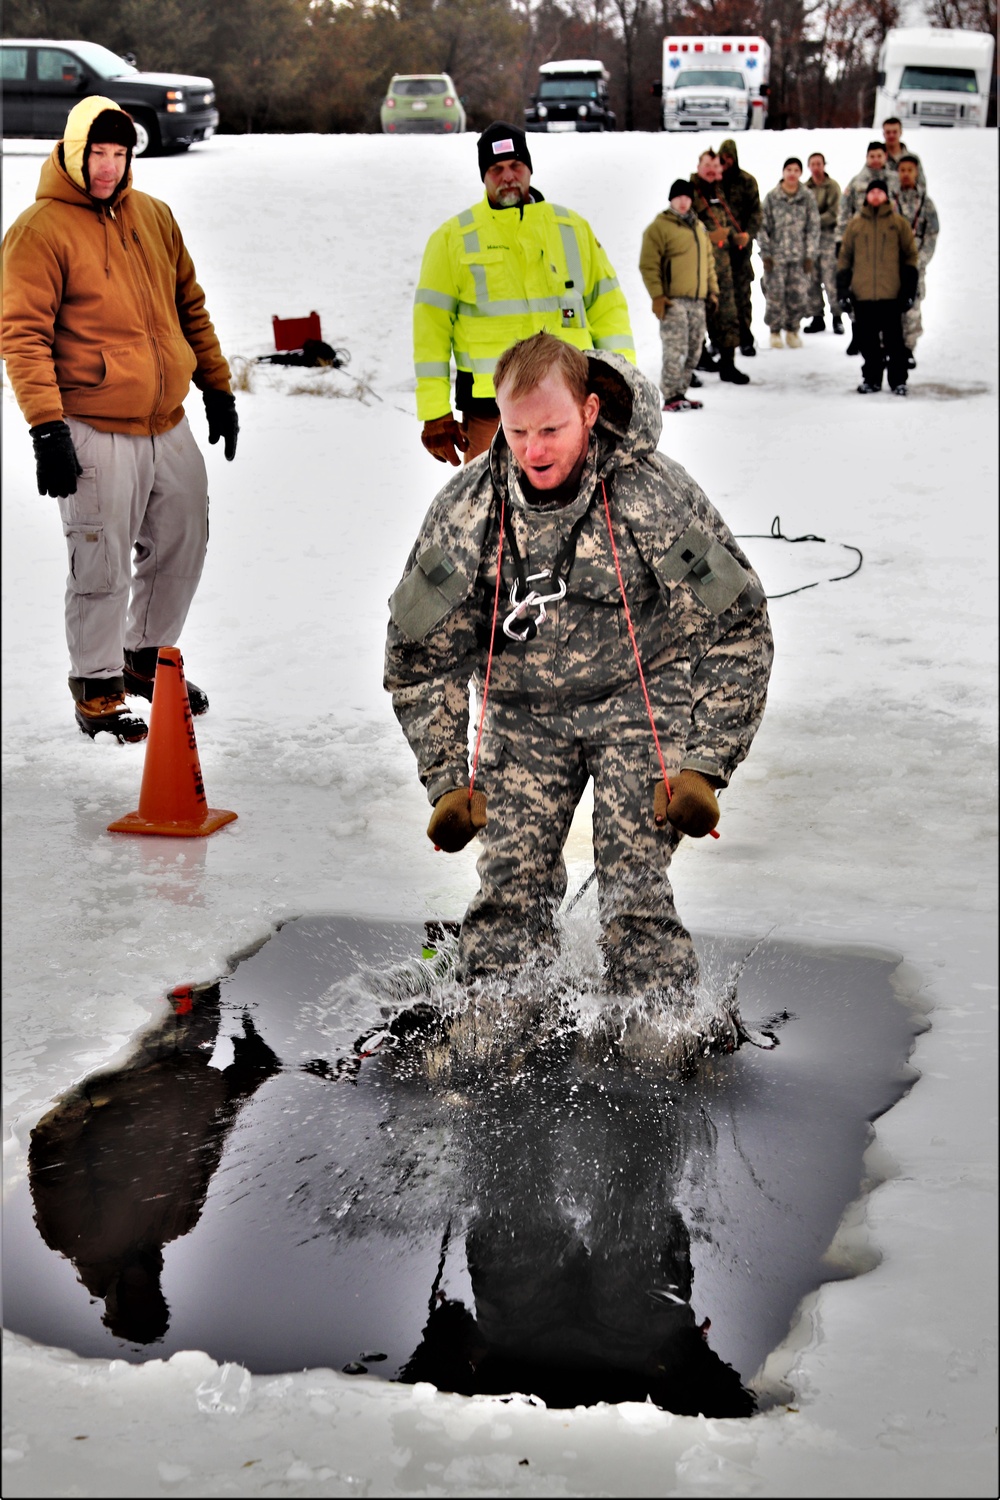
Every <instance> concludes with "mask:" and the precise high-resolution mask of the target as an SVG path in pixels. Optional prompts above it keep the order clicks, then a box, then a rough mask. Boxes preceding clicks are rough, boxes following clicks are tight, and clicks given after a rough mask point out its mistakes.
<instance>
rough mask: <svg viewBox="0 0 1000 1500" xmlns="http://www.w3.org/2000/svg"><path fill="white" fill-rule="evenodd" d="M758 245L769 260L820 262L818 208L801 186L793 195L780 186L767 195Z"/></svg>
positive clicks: (810, 194) (810, 195) (814, 200)
mask: <svg viewBox="0 0 1000 1500" xmlns="http://www.w3.org/2000/svg"><path fill="white" fill-rule="evenodd" d="M757 243H758V245H759V246H760V253H761V255H766V256H767V257H768V259H770V260H779V261H789V260H797V261H802V260H805V259H806V258H808V259H809V260H811V261H817V260H818V259H819V209H818V208H817V207H816V199H815V198H814V197H813V195H812V193H809V192H807V191H806V189H805V188H804V187H803V186H802V184H801V183H800V184H799V186H798V188H797V189H796V191H795V192H794V193H786V192H785V190H784V188H783V187H781V186H780V184H779V186H778V187H776V188H772V189H771V191H770V192H769V193H768V195H767V197H766V198H765V199H764V215H763V218H762V220H761V225H760V233H759V234H758V235H757Z"/></svg>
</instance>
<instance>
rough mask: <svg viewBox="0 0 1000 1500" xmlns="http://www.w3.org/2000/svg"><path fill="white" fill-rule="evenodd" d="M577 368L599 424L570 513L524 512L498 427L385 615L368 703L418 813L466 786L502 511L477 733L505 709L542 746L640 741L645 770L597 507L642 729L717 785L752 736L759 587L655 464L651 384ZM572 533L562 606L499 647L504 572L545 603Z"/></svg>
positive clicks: (682, 481) (762, 693)
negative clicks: (400, 759) (379, 670)
mask: <svg viewBox="0 0 1000 1500" xmlns="http://www.w3.org/2000/svg"><path fill="white" fill-rule="evenodd" d="M587 358H588V359H589V360H590V361H591V366H592V375H591V385H592V388H593V389H595V390H596V391H598V393H599V394H600V396H601V412H600V416H599V417H598V421H597V425H596V427H595V429H594V432H593V434H592V436H591V442H590V450H589V453H588V456H587V461H586V464H585V467H584V471H583V475H582V477H581V481H580V487H579V490H578V493H577V496H576V498H575V500H573V501H571V502H570V503H569V504H567V505H565V506H563V507H561V508H559V509H553V508H551V507H550V508H549V509H547V510H546V509H543V508H541V507H539V506H537V505H534V504H529V502H528V501H527V500H526V498H525V494H524V491H523V490H522V487H521V483H520V470H519V469H518V466H517V463H516V461H515V460H514V459H513V457H512V455H511V453H510V450H509V449H508V447H507V444H506V441H505V438H504V434H503V429H502V428H501V429H500V431H499V432H498V433H497V435H496V437H495V439H494V441H493V445H492V447H491V448H490V450H489V452H488V453H484V454H482V455H481V456H480V457H479V458H477V459H475V460H474V461H473V462H472V463H471V464H469V465H468V466H467V467H466V468H463V469H462V470H461V471H460V472H459V473H457V474H456V475H455V476H454V478H453V479H452V480H451V482H450V483H449V484H447V485H445V487H444V489H443V490H441V492H440V494H439V495H438V496H437V498H436V499H435V500H434V502H433V503H432V505H431V507H430V510H429V511H428V513H427V515H426V517H425V518H424V522H423V525H422V526H421V529H420V533H419V535H418V537H417V540H416V543H415V545H414V547H413V549H412V551H411V553H410V556H409V559H408V561H407V564H406V568H405V571H404V573H403V578H402V581H401V583H400V584H399V586H398V588H397V589H396V590H395V592H394V593H393V595H392V597H391V599H390V601H389V609H390V616H391V618H390V622H389V630H388V640H387V643H386V656H385V687H386V689H387V690H388V691H389V692H391V694H392V703H393V708H394V710H395V712H396V716H397V718H398V719H399V721H400V723H401V725H402V727H403V731H404V733H405V734H406V737H407V739H408V741H409V743H410V745H411V747H412V749H413V751H414V753H415V755H416V757H417V763H418V769H419V774H420V779H421V781H422V782H423V784H424V786H425V787H426V789H427V795H428V797H429V799H430V801H431V802H436V801H437V799H438V798H439V797H440V796H442V795H443V793H445V792H446V791H450V790H451V789H452V788H454V787H459V786H467V785H468V781H469V766H468V730H469V683H470V681H472V682H474V683H475V686H476V690H477V694H481V692H482V679H483V674H484V671H485V667H486V660H487V654H488V650H489V645H490V638H491V622H492V618H493V609H494V598H495V594H496V585H497V557H498V548H499V540H500V525H501V522H500V511H501V506H502V507H503V510H504V516H505V521H506V523H507V525H509V526H510V527H511V529H512V531H513V536H514V541H515V542H516V548H517V553H518V558H517V560H516V562H515V559H514V557H513V548H512V546H511V544H510V540H509V537H510V533H509V532H505V537H504V545H503V554H502V556H503V561H502V565H501V581H500V595H499V599H500V607H499V611H498V616H497V620H496V625H495V633H493V638H494V657H493V663H492V671H491V676H490V683H489V698H488V704H487V726H486V727H487V731H488V730H489V729H490V712H489V705H490V704H494V705H496V706H497V707H498V708H502V706H503V705H504V704H505V703H507V704H516V705H518V706H519V707H521V708H522V709H526V710H527V711H528V712H529V713H530V714H531V715H532V717H533V718H537V720H538V723H539V731H540V733H541V734H543V735H544V734H545V733H546V726H549V732H551V733H559V734H560V735H563V736H564V735H565V734H567V733H569V734H570V735H571V736H574V737H580V738H584V737H586V736H588V735H589V736H591V737H592V738H595V739H596V740H598V741H600V742H603V743H607V742H608V741H610V740H618V739H621V738H622V737H631V738H632V739H633V740H635V739H636V738H637V737H642V736H647V737H648V740H649V746H650V752H651V756H652V755H653V754H655V750H654V746H653V742H652V735H651V732H650V730H649V726H648V719H647V716H646V709H645V704H644V702H643V697H642V692H641V689H640V687H639V683H638V680H637V674H636V668H635V661H634V657H633V653H632V647H631V643H630V640H629V633H628V626H627V623H626V619H625V611H624V607H623V605H622V604H621V599H620V594H619V587H618V581H617V575H616V571H615V561H614V556H613V553H612V550H611V545H610V542H609V538H608V530H607V517H606V512H605V504H604V497H605V495H606V496H607V503H608V508H609V510H610V515H611V523H612V526H613V530H614V534H615V541H616V545H617V548H618V554H619V561H620V566H621V569H622V576H623V579H624V583H625V590H626V594H627V596H628V600H629V605H630V609H631V613H632V619H633V623H634V627H635V631H636V637H637V640H638V644H639V650H640V653H641V656H642V660H643V668H644V672H645V675H646V683H647V688H648V690H649V694H650V699H651V702H652V706H653V711H654V716H655V718H656V720H657V725H658V728H662V725H663V724H664V723H665V722H666V721H669V723H670V725H671V728H672V730H673V731H674V738H675V741H676V740H678V739H679V742H680V743H681V744H682V745H683V758H682V761H681V766H682V767H689V768H691V769H693V770H697V771H701V772H703V773H704V774H705V775H712V776H718V777H719V778H720V780H721V781H722V782H723V783H726V782H728V780H729V777H730V776H731V774H732V772H733V770H734V768H735V767H736V766H737V765H738V764H739V763H740V761H742V759H743V758H744V756H745V755H746V753H747V750H748V749H749V747H750V743H751V741H752V740H753V737H754V734H755V733H756V731H757V727H758V725H759V724H760V720H761V715H762V714H763V711H764V701H765V697H766V690H767V680H768V675H769V673H770V667H771V658H772V644H771V633H770V627H769V623H768V617H767V607H766V603H765V599H764V593H763V590H762V588H761V585H760V581H759V579H758V578H757V576H756V574H755V573H754V572H753V569H752V568H751V566H750V564H749V562H748V561H747V559H746V557H745V556H744V554H743V553H742V551H741V550H740V548H739V546H738V545H737V543H736V541H735V540H734V538H733V535H732V533H731V532H730V531H729V529H728V527H727V526H726V525H725V523H724V522H723V520H722V519H721V517H720V516H719V515H718V513H717V512H716V510H715V509H714V507H713V506H712V505H711V504H710V503H709V501H708V500H707V499H706V497H705V495H704V494H703V493H702V491H701V490H700V489H699V488H698V486H697V485H696V484H695V482H694V480H693V479H692V478H691V477H690V475H689V474H687V473H686V472H685V470H684V469H682V468H681V466H680V465H679V464H677V463H675V462H674V461H673V460H672V459H669V458H666V457H665V456H664V455H663V454H661V453H658V452H657V451H656V444H657V441H658V440H659V437H660V430H661V417H660V397H659V393H658V392H657V390H656V388H655V386H653V385H652V384H651V382H650V381H648V380H647V379H646V378H645V377H644V376H643V375H642V374H640V372H639V371H638V370H636V369H635V368H634V367H633V366H630V365H629V364H628V362H627V361H626V360H624V359H622V358H621V357H620V356H619V355H615V354H610V353H608V352H606V351H596V350H595V351H588V354H587ZM573 530H576V532H577V535H576V543H575V553H571V558H570V562H569V566H568V567H566V566H565V564H564V569H563V575H562V576H563V577H564V579H565V581H566V584H567V592H566V595H565V597H563V598H561V599H560V600H558V601H554V600H553V601H552V602H550V603H548V604H547V606H546V608H547V612H548V613H547V618H546V619H545V620H544V621H542V622H540V623H539V625H538V629H537V634H536V635H535V636H534V638H533V639H531V640H527V641H525V642H518V641H513V640H511V639H509V638H508V636H507V635H506V634H505V633H504V631H503V629H502V622H503V620H504V617H505V616H506V615H507V614H508V612H509V611H510V609H511V603H510V598H511V589H512V587H513V585H514V584H515V582H516V581H517V563H519V564H520V567H521V569H522V570H523V574H524V575H525V576H526V578H527V579H528V581H529V586H530V587H531V588H533V589H535V590H538V591H540V592H543V593H545V592H549V593H554V592H556V590H555V588H554V586H553V585H552V583H551V573H552V570H553V566H554V563H555V562H556V561H557V560H558V553H559V552H560V551H562V550H563V549H564V547H565V544H566V542H567V538H568V537H569V533H570V532H571V531H573ZM518 597H522V595H521V594H519V595H518ZM567 726H568V727H567Z"/></svg>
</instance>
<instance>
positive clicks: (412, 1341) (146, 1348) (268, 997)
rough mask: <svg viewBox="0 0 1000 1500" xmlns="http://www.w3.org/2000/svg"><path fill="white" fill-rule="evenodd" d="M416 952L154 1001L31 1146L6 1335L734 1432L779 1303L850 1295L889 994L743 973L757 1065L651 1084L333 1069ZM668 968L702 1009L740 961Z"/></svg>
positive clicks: (906, 1080)
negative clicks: (619, 1409) (689, 971)
mask: <svg viewBox="0 0 1000 1500" xmlns="http://www.w3.org/2000/svg"><path fill="white" fill-rule="evenodd" d="M422 935H423V929H422V927H421V925H419V924H415V923H378V922H367V921H364V920H362V919H356V918H339V917H330V918H311V919H301V920H299V921H296V922H291V923H288V924H287V925H286V926H284V927H283V928H282V929H281V930H280V931H279V932H278V933H277V934H276V935H275V936H274V937H272V938H271V939H270V940H269V941H268V942H267V943H266V944H265V945H264V946H263V947H262V948H261V949H259V950H258V951H257V952H256V953H255V954H253V955H252V956H250V957H248V958H246V959H244V960H243V961H242V962H241V963H239V964H238V965H237V966H236V968H235V970H234V972H233V973H232V974H230V975H229V976H228V977H226V978H225V979H223V980H222V981H221V982H220V983H219V984H218V985H215V986H206V987H203V988H202V989H200V990H196V991H193V992H184V991H183V990H181V991H179V992H175V996H174V997H173V998H171V999H166V1000H164V1002H163V1016H162V1020H161V1021H159V1022H158V1023H156V1024H155V1025H154V1026H153V1027H152V1028H151V1029H150V1031H149V1032H148V1033H147V1034H146V1036H145V1037H144V1038H143V1039H142V1041H141V1044H140V1046H139V1048H138V1050H137V1052H136V1054H135V1055H134V1056H133V1057H131V1058H130V1060H129V1063H128V1065H127V1066H124V1067H120V1068H118V1069H116V1070H112V1071H104V1072H102V1073H98V1074H95V1075H93V1076H91V1077H90V1078H88V1079H86V1080H85V1081H84V1082H83V1083H82V1084H80V1085H79V1086H78V1087H77V1088H75V1089H73V1090H72V1091H70V1092H69V1093H68V1094H66V1095H64V1096H63V1097H62V1098H61V1099H60V1100H58V1101H57V1102H56V1104H55V1105H54V1107H53V1109H52V1110H51V1111H50V1112H49V1114H48V1115H46V1116H45V1118H44V1119H43V1120H42V1121H41V1122H40V1123H39V1125H38V1126H37V1127H36V1128H35V1130H34V1132H33V1135H32V1143H31V1151H30V1158H29V1177H28V1181H27V1182H24V1183H22V1184H19V1185H18V1186H17V1187H16V1188H15V1189H14V1190H13V1191H12V1192H11V1193H10V1195H9V1198H8V1201H7V1204H6V1207H5V1212H4V1222H3V1250H4V1280H3V1290H4V1321H5V1323H6V1325H7V1326H8V1327H10V1328H11V1329H14V1330H15V1331H17V1332H19V1333H23V1334H25V1335H27V1336H29V1337H30V1338H33V1339H35V1340H37V1341H39V1342H42V1343H46V1344H52V1345H57V1346H60V1347H64V1348H69V1349H72V1350H74V1351H75V1352H77V1353H78V1354H82V1355H89V1356H100V1357H103V1358H124V1359H127V1360H133V1361H138V1360H145V1359H150V1358H160V1359H162V1358H168V1357H169V1356H170V1355H171V1354H172V1353H174V1352H176V1351H177V1350H180V1349H190V1348H198V1349H204V1350H207V1351H208V1353H209V1354H211V1355H212V1357H213V1358H214V1359H216V1360H218V1361H220V1362H221V1361H233V1362H237V1363H240V1364H243V1365H245V1366H246V1367H247V1368H248V1369H250V1370H252V1371H255V1372H261V1373H263V1372H278V1371H288V1370H298V1369H302V1368H307V1367H311V1366H329V1367H333V1368H335V1369H341V1368H345V1367H351V1368H353V1369H356V1370H357V1371H358V1373H361V1374H364V1373H367V1374H368V1375H369V1376H370V1377H374V1376H380V1377H384V1378H389V1379H404V1380H430V1381H432V1382H433V1383H435V1384H437V1385H439V1386H440V1387H441V1388H442V1389H448V1390H455V1391H459V1392H465V1393H472V1392H473V1391H491V1392H497V1393H502V1392H506V1391H512V1390H514V1391H522V1392H531V1393H534V1394H536V1395H538V1396H540V1397H541V1398H542V1399H544V1400H545V1401H546V1402H547V1403H548V1404H550V1405H575V1404H578V1403H580V1402H585V1403H590V1402H594V1401H599V1400H623V1399H635V1400H644V1399H645V1398H646V1396H647V1395H648V1396H651V1397H652V1399H653V1400H654V1401H655V1402H656V1403H657V1404H659V1405H661V1406H662V1407H664V1408H665V1409H668V1410H675V1411H689V1410H693V1411H697V1410H703V1411H705V1412H706V1414H717V1415H726V1414H731V1415H744V1414H749V1412H750V1411H751V1410H752V1406H753V1402H752V1398H750V1397H748V1395H747V1392H746V1389H745V1388H746V1385H747V1383H748V1382H749V1381H750V1380H751V1379H752V1378H753V1377H754V1375H755V1373H756V1372H758V1371H759V1369H760V1367H761V1365H762V1363H763V1361H764V1360H765V1358H766V1357H767V1355H768V1353H769V1352H770V1351H771V1350H772V1349H773V1348H774V1347H775V1346H776V1345H777V1344H778V1343H780V1342H781V1340H782V1339H783V1338H784V1336H785V1334H786V1333H787V1330H788V1327H789V1324H790V1321H791V1319H792V1317H793V1314H794V1311H795V1308H796V1305H797V1303H798V1302H799V1301H800V1299H801V1298H802V1297H803V1296H804V1295H805V1294H806V1293H808V1292H810V1291H812V1290H813V1289H815V1288H816V1287H817V1286H818V1285H819V1284H820V1283H821V1282H822V1281H824V1280H830V1279H833V1278H835V1277H839V1276H844V1275H850V1274H852V1273H853V1271H854V1270H856V1269H858V1268H857V1267H854V1268H851V1267H844V1266H842V1265H840V1266H834V1265H833V1264H832V1263H830V1262H829V1261H827V1260H824V1254H825V1252H826V1251H827V1248H828V1246H829V1244H830V1242H831V1240H832V1238H833V1236H834V1233H835V1231H836V1227H837V1224H838V1221H839V1220H840V1218H841V1216H842V1214H843V1211H844V1209H845V1207H846V1205H847V1204H848V1203H849V1202H850V1201H851V1200H852V1199H854V1198H855V1197H857V1196H858V1193H859V1191H860V1189H861V1186H862V1172H863V1169H862V1154H863V1152H864V1150H865V1147H866V1145H867V1144H868V1142H869V1140H870V1138H871V1129H870V1123H869V1122H870V1121H872V1120H873V1119H875V1118H876V1117H877V1116H878V1115H879V1114H881V1113H883V1112H884V1111H885V1110H886V1109H888V1108H890V1107H891V1106H892V1105H893V1104H894V1103H895V1102H896V1101H897V1100H898V1099H900V1098H901V1097H902V1095H903V1094H904V1093H905V1092H906V1091H907V1089H908V1088H909V1087H910V1085H911V1083H912V1081H913V1077H914V1074H913V1073H912V1070H911V1069H909V1067H908V1065H907V1062H906V1059H907V1057H908V1054H909V1052H910V1049H911V1047H912V1043H913V1039H914V1037H915V1036H916V1035H917V1034H918V1032H919V1031H920V1030H921V1029H922V1024H921V1022H920V1021H919V1020H918V1019H917V1018H916V1017H915V1016H914V1014H913V1013H912V1012H911V1011H910V1010H909V1009H908V1008H906V1007H905V1006H904V1005H903V1004H902V1003H901V1002H900V1000H899V999H898V998H897V995H896V993H895V991H894V989H893V987H892V983H891V976H892V973H893V969H894V967H895V961H894V960H892V959H890V958H888V957H878V956H872V955H871V953H870V951H866V950H860V951H859V952H858V953H857V954H854V955H852V954H851V953H849V952H845V951H843V950H836V951H835V950H830V951H829V952H823V951H820V950H816V949H810V950H805V949H797V948H795V947H794V946H792V945H788V944H768V943H764V944H762V945H761V946H760V947H759V948H758V949H757V950H756V951H755V953H754V954H753V956H752V957H751V959H750V960H749V962H748V963H747V964H746V967H745V969H744V970H743V972H742V975H741V977H740V981H739V992H738V994H739V1005H740V1009H741V1012H742V1015H743V1017H744V1019H745V1020H746V1021H747V1022H748V1023H749V1024H750V1025H757V1026H760V1025H762V1024H766V1023H767V1022H769V1021H770V1022H773V1023H774V1030H775V1035H776V1036H777V1037H778V1038H779V1039H780V1045H779V1046H778V1047H777V1048H776V1049H775V1050H772V1051H764V1050H760V1049H758V1048H756V1047H753V1046H742V1047H740V1048H739V1049H738V1050H737V1051H735V1052H733V1053H731V1054H730V1055H724V1056H713V1057H709V1058H705V1059H703V1060H702V1061H701V1063H700V1065H699V1066H698V1068H697V1069H696V1070H695V1072H694V1074H693V1076H688V1077H684V1078H682V1079H681V1078H677V1077H676V1076H673V1077H671V1076H663V1075H662V1073H658V1070H657V1069H655V1068H654V1069H652V1070H650V1069H646V1068H642V1067H638V1068H637V1067H636V1066H634V1065H633V1064H634V1058H633V1059H632V1060H631V1062H626V1061H623V1059H622V1057H621V1056H620V1055H618V1054H616V1053H614V1052H608V1051H607V1049H602V1048H601V1047H599V1046H596V1045H595V1044H594V1043H593V1041H592V1040H591V1041H590V1042H588V1041H587V1040H586V1039H585V1038H582V1037H581V1036H580V1035H579V1034H578V1033H577V1032H576V1031H575V1030H574V1028H573V1027H572V1026H571V1025H566V1024H563V1025H562V1026H561V1029H560V1028H557V1029H556V1030H555V1031H554V1032H553V1031H550V1032H549V1033H547V1034H546V1040H545V1041H544V1043H541V1044H540V1045H538V1046H537V1047H534V1048H532V1046H530V1045H528V1046H525V1045H523V1044H522V1043H521V1042H518V1043H517V1044H516V1045H515V1043H511V1045H510V1046H508V1047H507V1048H506V1051H504V1049H503V1048H501V1049H500V1052H499V1053H496V1052H495V1051H494V1053H493V1054H491V1056H490V1068H489V1069H488V1070H484V1068H483V1067H482V1065H481V1064H479V1065H477V1064H476V1062H475V1059H473V1061H472V1063H471V1064H468V1063H467V1062H466V1063H464V1064H463V1066H462V1067H461V1068H456V1066H455V1065H454V1061H455V1059H454V1052H453V1051H452V1052H451V1053H449V1049H448V1046H447V1045H446V1044H444V1043H442V1040H441V1038H440V1036H436V1035H431V1036H429V1037H421V1038H419V1039H418V1041H416V1042H414V1043H413V1044H411V1045H410V1046H409V1048H407V1049H404V1050H403V1051H400V1050H397V1051H396V1052H395V1053H390V1051H389V1044H388V1043H386V1044H383V1045H382V1046H379V1045H378V1044H379V1035H374V1036H372V1037H371V1039H370V1040H369V1041H368V1042H367V1043H361V1044H360V1046H359V1045H358V1043H357V1039H358V1038H359V1037H360V1036H362V1035H364V1034H365V1033H366V1032H370V1031H372V1030H373V1029H374V1028H376V1027H377V1026H379V1025H380V1024H381V1025H383V1026H384V1018H383V1008H384V1009H385V1010H391V1011H399V1010H400V1009H401V1008H402V1002H401V1001H395V1002H392V1003H391V1004H390V1003H389V1002H388V1000H387V998H386V992H385V989H384V987H383V988H381V990H380V985H379V983H378V982H373V980H372V978H371V971H372V969H373V967H374V968H375V969H376V970H378V969H380V968H381V969H384V967H385V966H386V965H387V964H389V963H393V962H398V961H404V960H408V959H412V957H413V955H414V954H416V953H419V950H420V945H421V938H422ZM699 949H700V951H701V955H702V960H703V966H704V968H705V971H706V973H707V974H708V975H709V976H710V977H711V976H715V980H716V981H717V982H718V983H719V984H720V985H721V983H722V977H723V976H724V974H725V972H726V970H727V967H728V966H729V965H731V964H732V962H733V961H734V960H735V959H738V958H739V957H741V956H742V954H743V953H745V947H744V948H743V949H741V948H740V947H739V945H738V944H737V943H735V942H733V941H719V940H713V939H702V940H700V941H699ZM368 1051H370V1052H371V1055H370V1056H365V1057H361V1056H360V1055H359V1053H364V1052H368ZM359 1367H360V1368H359ZM764 1404H766V1402H765V1403H764Z"/></svg>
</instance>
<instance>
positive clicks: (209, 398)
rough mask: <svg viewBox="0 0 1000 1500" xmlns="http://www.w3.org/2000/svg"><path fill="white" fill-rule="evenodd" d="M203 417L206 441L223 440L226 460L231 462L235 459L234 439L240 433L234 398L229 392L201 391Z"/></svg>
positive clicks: (215, 441)
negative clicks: (206, 426) (205, 420)
mask: <svg viewBox="0 0 1000 1500" xmlns="http://www.w3.org/2000/svg"><path fill="white" fill-rule="evenodd" d="M201 395H202V400H203V401H204V403H205V415H206V417H207V418H208V441H209V442H210V443H217V442H218V441H219V439H220V438H224V439H225V443H226V458H227V459H228V460H229V461H230V463H231V462H232V460H233V459H234V458H235V457H236V439H237V437H238V436H239V432H240V419H239V417H238V416H237V415H236V397H235V396H234V395H232V393H231V392H230V391H213V390H207V391H202V393H201Z"/></svg>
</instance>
